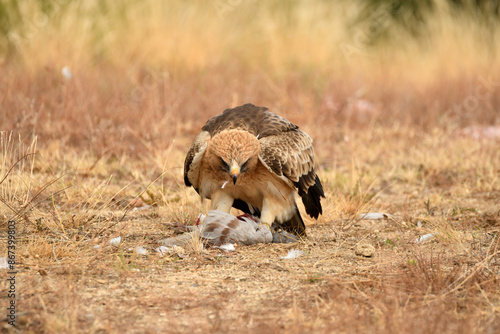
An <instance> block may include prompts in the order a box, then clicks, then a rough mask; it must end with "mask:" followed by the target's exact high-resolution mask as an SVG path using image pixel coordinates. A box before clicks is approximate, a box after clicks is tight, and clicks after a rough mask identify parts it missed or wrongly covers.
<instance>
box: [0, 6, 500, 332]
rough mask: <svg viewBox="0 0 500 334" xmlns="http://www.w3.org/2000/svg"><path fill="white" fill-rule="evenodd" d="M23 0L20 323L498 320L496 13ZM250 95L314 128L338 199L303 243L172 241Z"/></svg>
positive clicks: (238, 326)
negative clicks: (195, 175)
mask: <svg viewBox="0 0 500 334" xmlns="http://www.w3.org/2000/svg"><path fill="white" fill-rule="evenodd" d="M12 3H15V2H9V1H0V4H1V8H2V11H0V17H2V18H3V21H2V22H3V23H2V24H3V25H2V27H8V28H9V29H8V30H5V29H3V28H2V29H3V30H2V34H3V35H2V39H1V42H0V46H1V48H2V50H3V51H4V52H3V58H1V59H0V130H1V131H2V133H1V148H0V229H1V232H2V238H1V239H0V257H4V256H7V238H6V236H7V222H8V220H14V221H15V222H16V238H17V243H16V269H17V270H18V273H17V275H16V305H17V319H16V327H12V326H11V325H9V324H8V323H7V319H6V318H5V316H6V315H7V311H6V307H7V305H9V302H10V301H9V300H10V299H9V298H8V297H7V290H8V287H9V285H8V282H7V281H6V280H5V279H3V278H4V277H7V269H0V271H2V280H1V283H0V286H1V291H2V294H1V295H0V301H1V303H0V305H1V309H2V310H3V311H2V312H3V313H4V314H0V318H2V319H3V320H2V321H3V322H2V323H1V326H2V331H3V332H8V333H18V332H28V333H29V332H31V333H125V332H131V333H157V332H167V333H168V332H194V333H201V332H205V333H207V332H208V333H210V332H221V333H223V332H233V331H234V332H236V331H237V332H263V333H268V332H273V333H275V332H293V333H307V332H314V333H337V332H338V333H347V332H349V333H357V332H365V333H368V332H370V333H372V332H373V333H498V332H500V318H499V317H500V253H499V252H500V247H499V246H500V241H499V240H500V239H499V232H500V144H499V140H500V137H499V132H500V130H499V127H500V116H499V115H500V59H499V58H498V55H499V52H500V28H499V26H498V24H497V22H498V21H495V20H494V19H491V20H482V19H477V18H476V17H475V16H474V15H473V14H471V13H470V12H469V11H467V10H465V11H457V12H455V11H454V9H453V8H451V7H449V6H448V5H446V4H447V2H444V1H436V8H435V11H434V13H433V14H432V15H428V16H427V17H428V20H427V21H426V22H425V24H424V23H422V26H421V29H420V30H419V33H415V32H413V33H412V31H413V30H411V29H410V30H408V29H404V28H402V26H401V21H405V19H401V18H399V19H396V18H397V15H398V14H396V16H395V17H392V16H390V15H388V13H389V12H387V11H384V10H382V11H378V12H377V11H374V12H372V14H365V19H363V20H361V19H359V14H360V13H361V5H360V4H359V3H358V2H347V1H346V2H344V1H340V2H336V4H330V3H329V2H326V1H303V2H281V1H277V0H276V1H266V2H257V1H248V2H241V3H240V2H238V1H213V2H212V1H208V2H198V1H190V2H186V1H180V0H179V1H165V2H160V1H153V0H151V1H149V0H148V1H113V2H111V1H97V0H96V1H82V2H80V1H55V2H52V5H48V4H47V3H48V2H42V1H34V0H33V1H23V2H22V4H21V3H20V4H17V5H12ZM382 8H383V7H382ZM6 13H7V14H6ZM6 17H7V18H8V19H7V20H6ZM9 19H10V21H9ZM417 27H418V26H417ZM65 66H67V67H68V69H69V70H70V71H71V73H72V75H71V76H69V75H68V74H69V73H67V72H65V75H63V74H62V69H63V67H65ZM66 71H67V70H66ZM247 102H251V103H254V104H256V105H262V106H267V107H269V108H270V109H271V110H272V111H274V112H276V113H278V114H281V115H283V116H285V117H287V118H288V119H289V120H290V121H292V122H293V123H295V124H298V125H299V126H300V127H301V128H302V129H304V130H305V131H307V132H308V133H309V134H311V136H312V137H313V138H314V143H315V150H316V156H317V161H318V173H319V176H320V178H321V180H322V182H323V185H324V188H325V192H326V199H325V200H324V202H323V203H324V208H323V211H324V214H323V215H322V216H321V217H320V218H319V220H318V221H313V220H307V225H308V236H307V238H305V239H304V240H302V241H300V242H298V243H296V244H262V245H254V246H240V245H237V246H236V252H224V251H222V250H220V249H216V248H211V247H207V246H205V247H204V248H203V249H202V248H200V243H199V240H193V242H192V243H189V244H188V245H187V246H186V247H185V248H177V249H174V250H173V251H170V252H167V253H166V254H164V255H161V254H160V253H158V252H157V251H156V250H155V249H156V248H157V247H158V246H159V245H158V241H159V240H160V239H164V238H165V237H169V236H172V235H174V231H173V230H172V228H171V226H170V225H169V224H170V223H185V224H190V223H192V222H193V221H194V220H195V219H196V217H197V215H198V213H199V212H200V211H206V207H205V205H202V204H200V201H199V198H198V196H197V195H196V193H195V192H194V190H193V189H188V188H186V187H185V186H184V184H183V176H182V173H183V171H182V169H183V159H184V154H185V152H186V151H187V149H188V147H189V145H190V144H191V141H192V140H193V138H194V136H195V135H196V133H197V132H198V131H199V129H200V127H201V126H202V125H203V124H204V122H205V121H206V120H207V119H208V118H209V117H211V116H213V115H215V114H218V113H220V112H221V111H223V110H224V109H226V108H229V107H234V106H237V105H240V104H243V103H247ZM367 212H379V213H387V214H389V216H388V217H387V218H386V219H382V220H366V219H360V214H362V213H367ZM427 234H432V237H431V238H430V239H428V240H426V241H422V242H421V243H417V242H415V241H416V240H417V239H418V238H419V237H421V236H423V235H427ZM116 237H121V242H120V243H119V244H118V245H117V246H112V245H110V243H111V239H113V238H116ZM138 247H143V248H144V249H145V250H146V252H147V253H146V254H142V253H143V249H142V248H138ZM291 249H299V250H302V251H303V252H304V253H305V255H304V256H302V257H299V258H296V259H290V260H285V259H281V257H282V256H285V255H286V254H287V252H288V251H289V250H291ZM363 254H364V255H369V256H368V257H367V256H364V255H363Z"/></svg>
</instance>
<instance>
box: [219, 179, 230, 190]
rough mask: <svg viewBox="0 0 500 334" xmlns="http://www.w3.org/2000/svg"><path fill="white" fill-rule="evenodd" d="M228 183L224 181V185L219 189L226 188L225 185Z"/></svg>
mask: <svg viewBox="0 0 500 334" xmlns="http://www.w3.org/2000/svg"><path fill="white" fill-rule="evenodd" d="M228 182H229V181H224V183H223V184H222V187H220V188H221V189H224V187H225V186H226V184H227V183H228Z"/></svg>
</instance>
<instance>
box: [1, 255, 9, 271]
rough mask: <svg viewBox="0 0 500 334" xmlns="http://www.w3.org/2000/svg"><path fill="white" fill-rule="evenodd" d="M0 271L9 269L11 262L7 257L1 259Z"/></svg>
mask: <svg viewBox="0 0 500 334" xmlns="http://www.w3.org/2000/svg"><path fill="white" fill-rule="evenodd" d="M0 269H9V262H8V261H7V258H6V257H0Z"/></svg>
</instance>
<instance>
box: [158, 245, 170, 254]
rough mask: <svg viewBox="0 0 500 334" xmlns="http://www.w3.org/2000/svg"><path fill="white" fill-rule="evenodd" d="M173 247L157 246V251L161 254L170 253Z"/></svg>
mask: <svg viewBox="0 0 500 334" xmlns="http://www.w3.org/2000/svg"><path fill="white" fill-rule="evenodd" d="M171 249H172V248H171V247H167V246H160V247H158V248H156V249H155V251H157V252H158V253H160V255H165V254H167V253H170V250H171Z"/></svg>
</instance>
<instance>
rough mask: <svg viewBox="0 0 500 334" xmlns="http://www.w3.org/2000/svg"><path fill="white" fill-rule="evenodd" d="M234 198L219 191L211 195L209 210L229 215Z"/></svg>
mask: <svg viewBox="0 0 500 334" xmlns="http://www.w3.org/2000/svg"><path fill="white" fill-rule="evenodd" d="M233 202H234V198H232V197H231V196H229V195H228V194H226V193H224V192H222V191H219V192H216V193H215V194H212V202H211V203H210V210H221V211H224V212H227V213H229V211H231V208H232V207H233Z"/></svg>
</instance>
